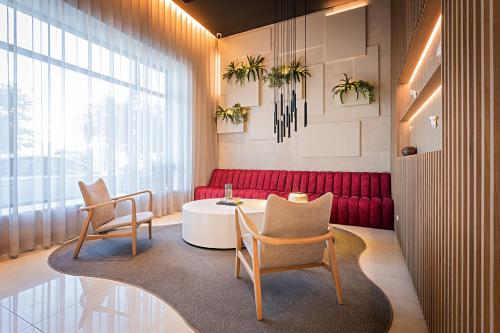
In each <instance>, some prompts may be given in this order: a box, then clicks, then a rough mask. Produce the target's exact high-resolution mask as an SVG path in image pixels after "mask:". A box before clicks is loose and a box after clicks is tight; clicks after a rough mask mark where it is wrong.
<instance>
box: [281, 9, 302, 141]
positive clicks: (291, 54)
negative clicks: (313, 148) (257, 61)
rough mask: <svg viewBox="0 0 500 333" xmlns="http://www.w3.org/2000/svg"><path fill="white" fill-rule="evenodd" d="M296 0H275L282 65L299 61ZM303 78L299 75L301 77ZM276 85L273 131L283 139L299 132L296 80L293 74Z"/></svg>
mask: <svg viewBox="0 0 500 333" xmlns="http://www.w3.org/2000/svg"><path fill="white" fill-rule="evenodd" d="M297 1H300V0H274V27H273V34H274V35H273V37H274V38H273V41H274V64H273V66H274V67H275V68H279V69H282V68H283V67H285V66H289V64H290V63H292V62H294V63H296V62H297V18H296V17H297ZM306 5H307V0H304V66H306V65H307V50H306V45H307V28H306V27H307V21H306V20H307V6H306ZM298 80H300V77H298ZM303 80H304V82H303V85H304V88H303V91H304V94H305V96H304V127H306V126H307V98H306V96H307V93H306V92H307V90H306V88H307V82H306V81H307V79H306V78H305V77H304V78H303ZM281 83H282V82H280V83H279V84H277V85H276V84H275V85H274V118H273V121H274V133H275V134H276V142H277V143H281V142H283V139H284V138H285V137H287V138H291V136H292V126H293V132H297V129H298V120H297V90H296V88H297V82H296V81H295V78H294V77H291V78H290V80H289V81H288V82H284V83H283V84H281Z"/></svg>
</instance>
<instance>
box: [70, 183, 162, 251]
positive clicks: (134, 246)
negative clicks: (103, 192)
mask: <svg viewBox="0 0 500 333" xmlns="http://www.w3.org/2000/svg"><path fill="white" fill-rule="evenodd" d="M145 193H148V194H149V204H148V211H150V212H151V211H152V210H153V192H151V191H149V190H144V191H139V192H135V193H132V194H127V195H121V196H118V197H115V198H111V200H110V201H108V202H103V203H99V204H96V205H92V206H83V207H80V211H82V212H83V211H86V212H87V217H86V218H85V221H84V222H83V224H82V229H81V231H80V236H79V238H78V243H77V244H76V248H75V251H74V252H73V259H76V258H77V257H78V254H79V253H80V249H81V248H82V245H83V242H84V241H86V240H87V239H103V238H126V237H131V238H132V256H135V255H136V253H137V208H136V203H135V199H134V198H133V197H135V196H138V195H140V194H145ZM124 201H130V203H131V206H132V212H131V215H132V216H131V217H132V231H131V232H127V233H112V234H109V233H108V232H104V233H96V234H90V235H88V234H87V232H88V229H89V224H90V221H91V220H92V213H93V210H94V209H95V208H99V207H103V206H107V205H113V208H115V207H116V204H118V203H120V202H124ZM144 223H148V224H149V226H148V228H149V239H151V237H152V220H149V221H146V222H144Z"/></svg>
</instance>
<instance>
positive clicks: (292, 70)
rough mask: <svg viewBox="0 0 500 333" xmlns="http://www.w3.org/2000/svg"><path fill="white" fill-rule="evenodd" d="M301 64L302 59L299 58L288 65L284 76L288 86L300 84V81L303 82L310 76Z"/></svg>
mask: <svg viewBox="0 0 500 333" xmlns="http://www.w3.org/2000/svg"><path fill="white" fill-rule="evenodd" d="M301 62H302V58H299V59H298V60H292V62H290V64H289V65H288V68H287V76H286V80H287V83H288V84H289V83H291V82H300V80H301V79H304V80H305V78H306V76H309V77H310V76H311V73H309V70H308V69H307V68H306V67H304V66H302V64H301Z"/></svg>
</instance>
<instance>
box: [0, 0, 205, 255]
mask: <svg viewBox="0 0 500 333" xmlns="http://www.w3.org/2000/svg"><path fill="white" fill-rule="evenodd" d="M160 3H162V1H160ZM76 7H77V6H71V5H69V4H67V3H65V2H64V1H62V0H43V1H39V0H17V1H13V0H0V209H1V213H0V255H2V254H6V253H9V254H10V256H13V257H15V256H17V255H18V253H19V252H22V251H26V250H30V249H33V248H35V247H37V246H39V245H43V246H50V245H51V244H53V243H60V242H63V241H65V240H67V239H69V238H72V237H74V236H76V235H77V234H78V232H79V228H80V225H81V216H79V213H78V207H79V205H80V204H81V196H80V192H79V189H78V185H77V182H78V180H83V181H85V182H88V183H90V182H92V181H94V180H95V179H97V178H98V177H102V178H103V179H104V180H105V181H106V183H107V184H108V187H109V189H110V192H111V193H112V194H116V195H118V194H121V193H127V192H133V191H136V190H140V189H145V188H148V189H152V190H153V191H154V193H155V194H154V204H153V207H154V213H155V215H157V216H161V215H165V214H167V213H169V212H171V211H175V210H178V209H179V208H180V205H181V204H182V203H184V202H185V201H187V200H189V199H190V197H191V193H192V188H193V180H194V177H195V175H196V173H199V172H200V171H199V170H198V169H199V168H197V167H196V165H195V163H194V160H193V156H194V155H195V154H196V147H194V146H195V143H196V138H195V133H193V127H194V126H196V123H197V122H198V121H202V118H206V116H202V117H201V118H200V117H199V116H197V114H196V112H195V111H196V110H194V108H195V107H196V106H197V105H198V106H200V103H201V106H202V107H204V108H208V109H209V108H210V104H211V99H210V98H205V99H202V101H199V98H198V97H197V96H196V95H193V94H195V93H196V87H195V81H196V78H195V77H194V74H193V71H194V70H195V68H194V64H195V61H193V60H192V59H189V58H188V57H186V56H183V55H182V54H183V53H189V52H191V50H190V49H189V48H186V47H183V48H182V49H181V50H179V54H177V52H176V50H175V49H174V48H172V49H171V52H164V51H163V50H162V49H161V48H156V47H154V43H145V42H144V41H140V39H138V38H134V37H133V36H130V35H129V34H127V33H125V32H123V31H121V30H118V29H116V28H115V27H113V26H112V25H109V24H107V23H103V21H102V20H98V19H96V18H95V17H94V16H92V15H91V14H90V11H89V12H86V11H83V10H81V9H77V8H76ZM180 20H181V21H180V24H186V23H185V22H184V23H183V22H182V21H183V20H185V18H182V17H181V19H180ZM178 23H179V22H177V23H176V21H172V22H171V24H172V25H175V24H178ZM179 31H181V29H179ZM210 43H211V42H210ZM212 44H213V43H212ZM213 45H215V44H213ZM211 48H212V46H211V45H208V49H211ZM210 74H211V73H208V75H206V76H210ZM202 173H203V172H202Z"/></svg>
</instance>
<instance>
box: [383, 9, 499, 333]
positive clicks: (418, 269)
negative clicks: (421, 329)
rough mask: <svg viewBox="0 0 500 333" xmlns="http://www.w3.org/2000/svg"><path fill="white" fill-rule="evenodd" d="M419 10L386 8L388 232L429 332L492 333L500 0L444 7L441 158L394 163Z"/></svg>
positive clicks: (496, 255) (496, 304)
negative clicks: (392, 218) (392, 227)
mask: <svg viewBox="0 0 500 333" xmlns="http://www.w3.org/2000/svg"><path fill="white" fill-rule="evenodd" d="M425 2H426V1H399V0H393V3H392V10H393V13H392V33H393V44H392V52H393V54H392V71H393V76H392V80H393V81H392V82H393V89H392V93H393V94H392V96H393V103H392V105H393V110H392V112H393V128H392V133H393V158H392V169H393V175H394V178H393V179H394V181H393V193H394V199H395V203H396V215H398V216H399V221H397V222H396V231H397V233H398V237H399V240H400V243H401V247H402V250H403V253H404V256H405V258H406V262H407V264H408V268H409V271H410V274H411V276H412V278H413V282H414V286H415V289H416V291H417V294H418V296H419V300H420V303H421V305H422V309H423V312H424V316H425V319H426V321H427V324H428V327H429V330H430V331H431V332H500V203H497V204H496V205H495V201H498V197H499V196H500V182H499V179H500V89H499V86H500V1H498V0H476V1H475V0H443V2H442V11H443V13H442V14H443V29H442V33H443V35H442V40H443V62H442V75H443V119H442V122H441V123H442V126H443V150H442V151H438V152H431V153H425V154H419V155H414V156H409V157H398V155H397V147H396V146H397V145H395V144H394V142H397V135H398V126H399V123H398V122H399V119H394V118H395V115H397V114H398V112H399V110H398V106H399V105H398V100H397V99H398V98H397V92H398V89H397V84H398V82H399V75H400V73H401V68H402V66H403V64H404V59H405V58H406V56H407V54H406V52H407V51H408V49H409V47H408V45H409V42H408V41H411V40H412V31H414V29H415V27H416V25H417V24H418V20H419V14H420V13H422V12H423V10H422V9H423V7H424V6H425ZM410 3H411V5H410ZM408 6H410V7H408ZM408 8H410V9H408ZM412 29H413V30H412Z"/></svg>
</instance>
